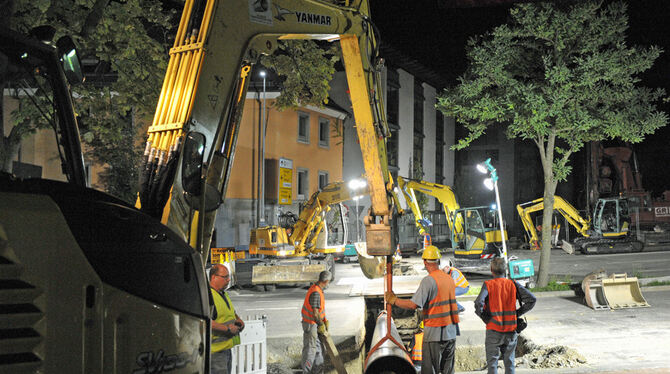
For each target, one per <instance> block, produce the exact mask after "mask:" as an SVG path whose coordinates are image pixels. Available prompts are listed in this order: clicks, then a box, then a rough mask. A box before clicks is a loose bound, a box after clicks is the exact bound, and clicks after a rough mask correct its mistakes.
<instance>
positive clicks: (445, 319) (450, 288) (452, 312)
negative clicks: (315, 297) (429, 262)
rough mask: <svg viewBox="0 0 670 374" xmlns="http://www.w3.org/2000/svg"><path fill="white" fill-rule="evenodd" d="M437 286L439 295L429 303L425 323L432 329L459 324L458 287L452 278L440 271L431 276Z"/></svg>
mask: <svg viewBox="0 0 670 374" xmlns="http://www.w3.org/2000/svg"><path fill="white" fill-rule="evenodd" d="M429 275H430V276H431V277H433V279H435V284H437V295H436V296H435V298H434V299H433V300H430V301H429V302H428V307H427V308H426V309H424V310H423V323H424V325H425V326H430V327H443V326H449V325H451V324H452V323H458V322H459V320H458V306H457V305H456V285H455V284H454V280H453V279H451V276H449V275H447V274H446V273H445V272H443V271H442V270H440V269H437V270H435V271H432V272H431V273H430V274H429Z"/></svg>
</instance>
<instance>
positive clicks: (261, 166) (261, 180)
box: [257, 70, 267, 227]
mask: <svg viewBox="0 0 670 374" xmlns="http://www.w3.org/2000/svg"><path fill="white" fill-rule="evenodd" d="M258 75H260V76H261V78H263V106H262V109H261V120H260V121H258V127H259V128H258V153H259V155H258V174H259V176H258V204H257V209H258V212H257V217H258V224H257V226H258V227H260V226H261V225H264V224H265V129H266V127H267V121H266V118H265V76H266V75H267V74H266V72H265V70H261V71H260V72H259V73H258Z"/></svg>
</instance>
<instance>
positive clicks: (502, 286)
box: [475, 258, 535, 374]
mask: <svg viewBox="0 0 670 374" xmlns="http://www.w3.org/2000/svg"><path fill="white" fill-rule="evenodd" d="M491 273H492V274H493V279H491V280H487V281H486V282H484V285H482V289H481V291H480V293H479V296H477V299H475V314H477V315H478V316H479V317H480V318H481V319H482V321H484V323H486V339H485V340H484V346H485V351H486V365H487V367H488V374H496V373H497V372H498V359H499V358H500V355H501V354H502V356H503V361H504V363H505V373H506V374H514V351H515V350H516V343H517V336H518V334H517V332H516V327H517V317H519V316H521V315H522V314H524V313H526V312H528V311H529V310H531V309H533V306H535V296H533V294H532V293H531V292H530V291H528V290H527V289H526V288H524V287H523V286H522V285H521V284H519V283H518V282H516V281H513V280H510V279H507V278H505V260H504V259H502V258H494V259H493V260H492V261H491ZM517 300H519V303H520V304H521V307H520V308H519V309H518V310H517V309H516V302H517Z"/></svg>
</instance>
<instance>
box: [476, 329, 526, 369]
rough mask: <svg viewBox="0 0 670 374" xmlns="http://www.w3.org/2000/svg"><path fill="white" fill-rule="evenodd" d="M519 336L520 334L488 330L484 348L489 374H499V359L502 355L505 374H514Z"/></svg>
mask: <svg viewBox="0 0 670 374" xmlns="http://www.w3.org/2000/svg"><path fill="white" fill-rule="evenodd" d="M517 336H518V334H517V333H516V332H514V331H512V332H498V331H495V330H486V339H485V340H484V346H485V350H486V366H487V367H488V374H497V373H498V359H499V358H500V355H501V354H502V356H503V362H504V363H505V374H514V357H515V353H514V351H516V340H517Z"/></svg>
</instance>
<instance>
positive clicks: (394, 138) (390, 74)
mask: <svg viewBox="0 0 670 374" xmlns="http://www.w3.org/2000/svg"><path fill="white" fill-rule="evenodd" d="M386 82H387V93H386V95H387V96H386V100H387V104H386V117H387V118H386V119H387V121H388V124H389V130H390V131H391V136H390V137H389V138H388V141H387V143H386V157H387V158H388V164H389V167H390V168H391V169H393V168H397V167H398V148H399V147H398V136H399V132H400V122H399V121H400V118H399V115H398V112H399V109H398V108H399V107H400V82H399V78H398V71H396V70H394V69H390V68H389V69H388V70H387V72H386Z"/></svg>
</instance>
